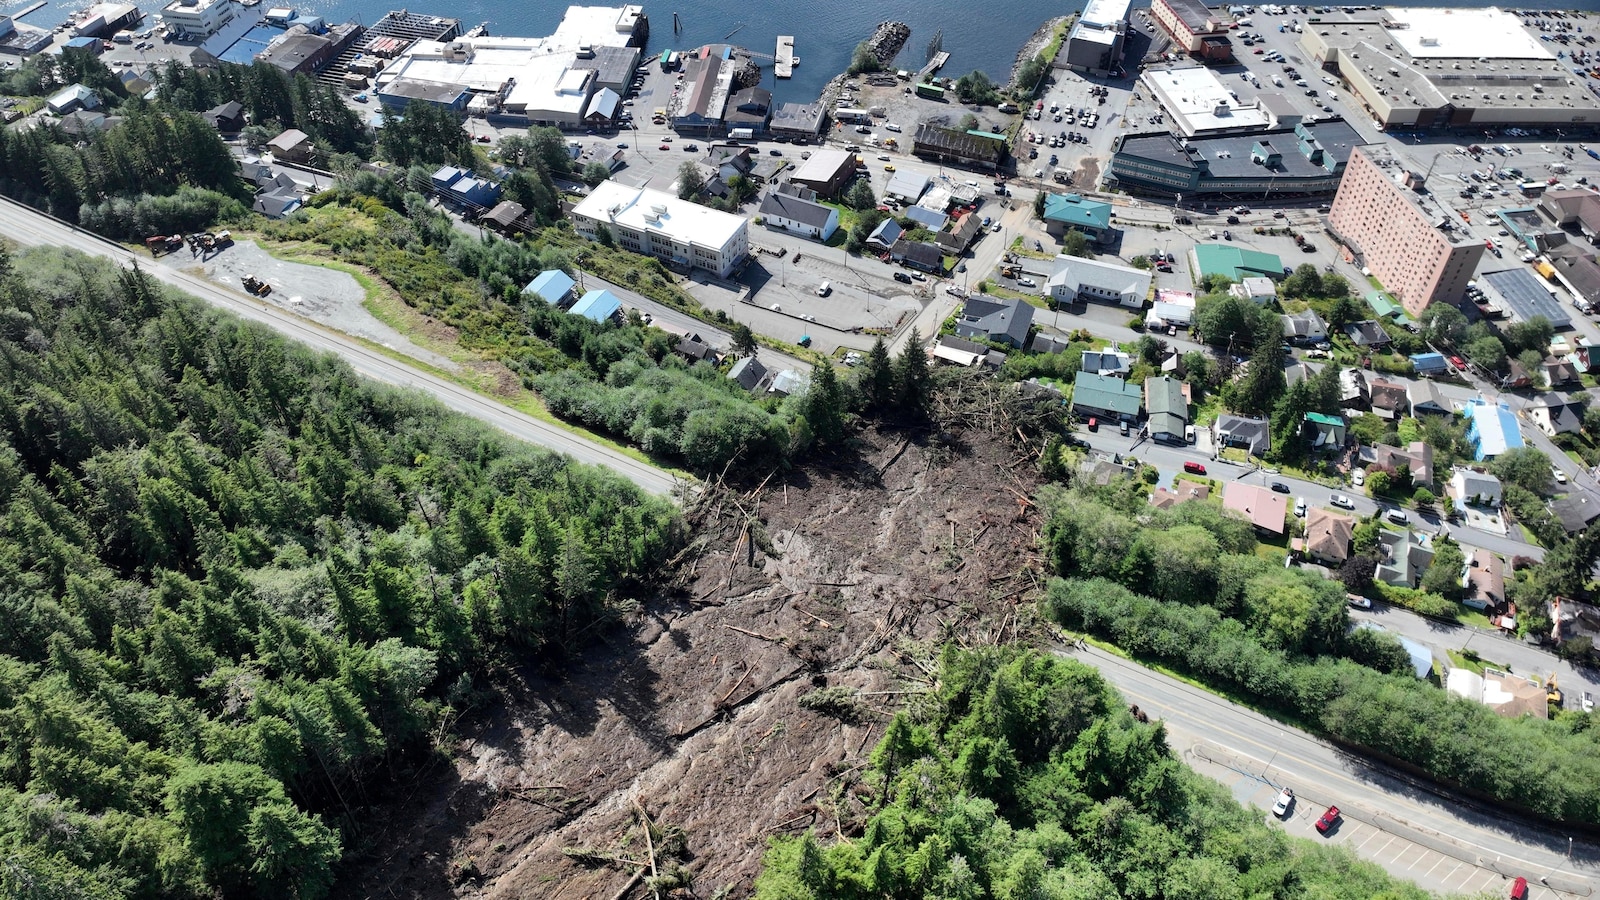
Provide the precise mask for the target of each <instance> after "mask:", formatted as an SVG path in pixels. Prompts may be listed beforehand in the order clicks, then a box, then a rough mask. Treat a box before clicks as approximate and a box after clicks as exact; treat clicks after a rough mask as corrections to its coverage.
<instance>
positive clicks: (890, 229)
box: [867, 219, 905, 250]
mask: <svg viewBox="0 0 1600 900" xmlns="http://www.w3.org/2000/svg"><path fill="white" fill-rule="evenodd" d="M904 233H905V229H903V228H901V227H900V223H899V222H896V221H895V220H894V219H884V220H883V221H882V222H879V223H878V227H877V228H874V229H872V233H871V234H869V235H867V243H869V244H871V245H872V246H874V247H877V248H878V249H879V250H889V249H891V248H893V247H894V244H895V242H896V241H898V240H900V236H901V235H902V234H904Z"/></svg>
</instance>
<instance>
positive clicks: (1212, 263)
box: [1189, 244, 1283, 281]
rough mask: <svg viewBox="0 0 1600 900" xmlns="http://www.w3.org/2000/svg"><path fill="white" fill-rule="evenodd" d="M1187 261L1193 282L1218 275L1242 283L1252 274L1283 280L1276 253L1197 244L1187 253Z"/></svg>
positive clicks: (1280, 265) (1230, 246)
mask: <svg viewBox="0 0 1600 900" xmlns="http://www.w3.org/2000/svg"><path fill="white" fill-rule="evenodd" d="M1189 262H1190V263H1191V265H1190V268H1189V271H1191V272H1193V273H1194V277H1195V279H1196V280H1199V279H1201V278H1204V277H1206V276H1207V275H1221V276H1223V277H1225V278H1228V279H1229V280H1232V281H1242V280H1244V279H1245V278H1247V277H1249V276H1252V275H1260V276H1263V277H1266V278H1272V279H1278V278H1282V277H1283V260H1281V259H1279V258H1278V255H1277V254H1276V253H1262V252H1261V251H1260V250H1246V249H1245V248H1243V247H1239V246H1236V245H1234V244H1196V245H1195V246H1194V249H1193V250H1190V251H1189Z"/></svg>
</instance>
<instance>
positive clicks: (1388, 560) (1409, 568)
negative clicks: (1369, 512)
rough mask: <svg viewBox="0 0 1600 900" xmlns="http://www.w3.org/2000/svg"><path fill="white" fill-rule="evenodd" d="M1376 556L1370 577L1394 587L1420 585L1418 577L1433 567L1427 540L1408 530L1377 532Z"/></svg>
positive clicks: (1430, 549) (1431, 549) (1431, 551)
mask: <svg viewBox="0 0 1600 900" xmlns="http://www.w3.org/2000/svg"><path fill="white" fill-rule="evenodd" d="M1378 552H1379V554H1380V556H1381V559H1380V561H1379V563H1378V569H1377V572H1375V573H1374V576H1373V577H1375V578H1377V579H1378V580H1379V581H1381V582H1383V583H1384V584H1392V585H1394V586H1395V587H1405V588H1414V587H1416V586H1417V585H1418V584H1419V583H1421V581H1422V573H1423V572H1426V571H1428V566H1430V565H1432V564H1433V547H1432V545H1431V543H1430V542H1429V540H1428V538H1427V537H1426V536H1425V535H1424V536H1418V535H1417V533H1415V532H1413V531H1411V530H1410V529H1407V530H1405V531H1388V530H1385V531H1381V532H1379V534H1378Z"/></svg>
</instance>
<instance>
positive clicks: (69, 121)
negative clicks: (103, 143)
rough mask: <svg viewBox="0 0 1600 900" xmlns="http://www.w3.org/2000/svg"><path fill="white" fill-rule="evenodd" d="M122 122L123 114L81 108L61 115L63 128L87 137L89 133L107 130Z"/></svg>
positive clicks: (72, 133) (68, 132) (70, 132)
mask: <svg viewBox="0 0 1600 900" xmlns="http://www.w3.org/2000/svg"><path fill="white" fill-rule="evenodd" d="M121 122H122V117H121V116H108V115H106V114H105V113H100V112H93V111H91V110H87V109H80V110H78V111H77V112H70V113H67V114H66V115H64V116H62V117H61V130H62V131H65V132H66V133H67V134H70V135H75V136H77V137H83V138H87V137H88V136H89V135H92V134H95V133H97V132H101V131H105V130H106V129H108V128H110V127H112V126H113V125H118V124H120V123H121Z"/></svg>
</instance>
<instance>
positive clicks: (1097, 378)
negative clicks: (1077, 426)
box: [1072, 372, 1143, 423]
mask: <svg viewBox="0 0 1600 900" xmlns="http://www.w3.org/2000/svg"><path fill="white" fill-rule="evenodd" d="M1142 399H1143V392H1142V391H1140V390H1139V388H1138V386H1137V385H1132V384H1129V383H1127V382H1126V381H1123V380H1122V379H1121V378H1117V377H1115V376H1113V375H1096V374H1094V373H1092V372H1083V373H1080V374H1079V375H1078V379H1077V382H1076V383H1075V385H1074V386H1073V389H1072V413H1073V415H1075V416H1077V417H1078V418H1080V419H1088V418H1090V417H1094V418H1099V419H1104V420H1106V421H1109V422H1128V423H1132V422H1135V421H1138V419H1139V408H1140V402H1141V400H1142Z"/></svg>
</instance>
